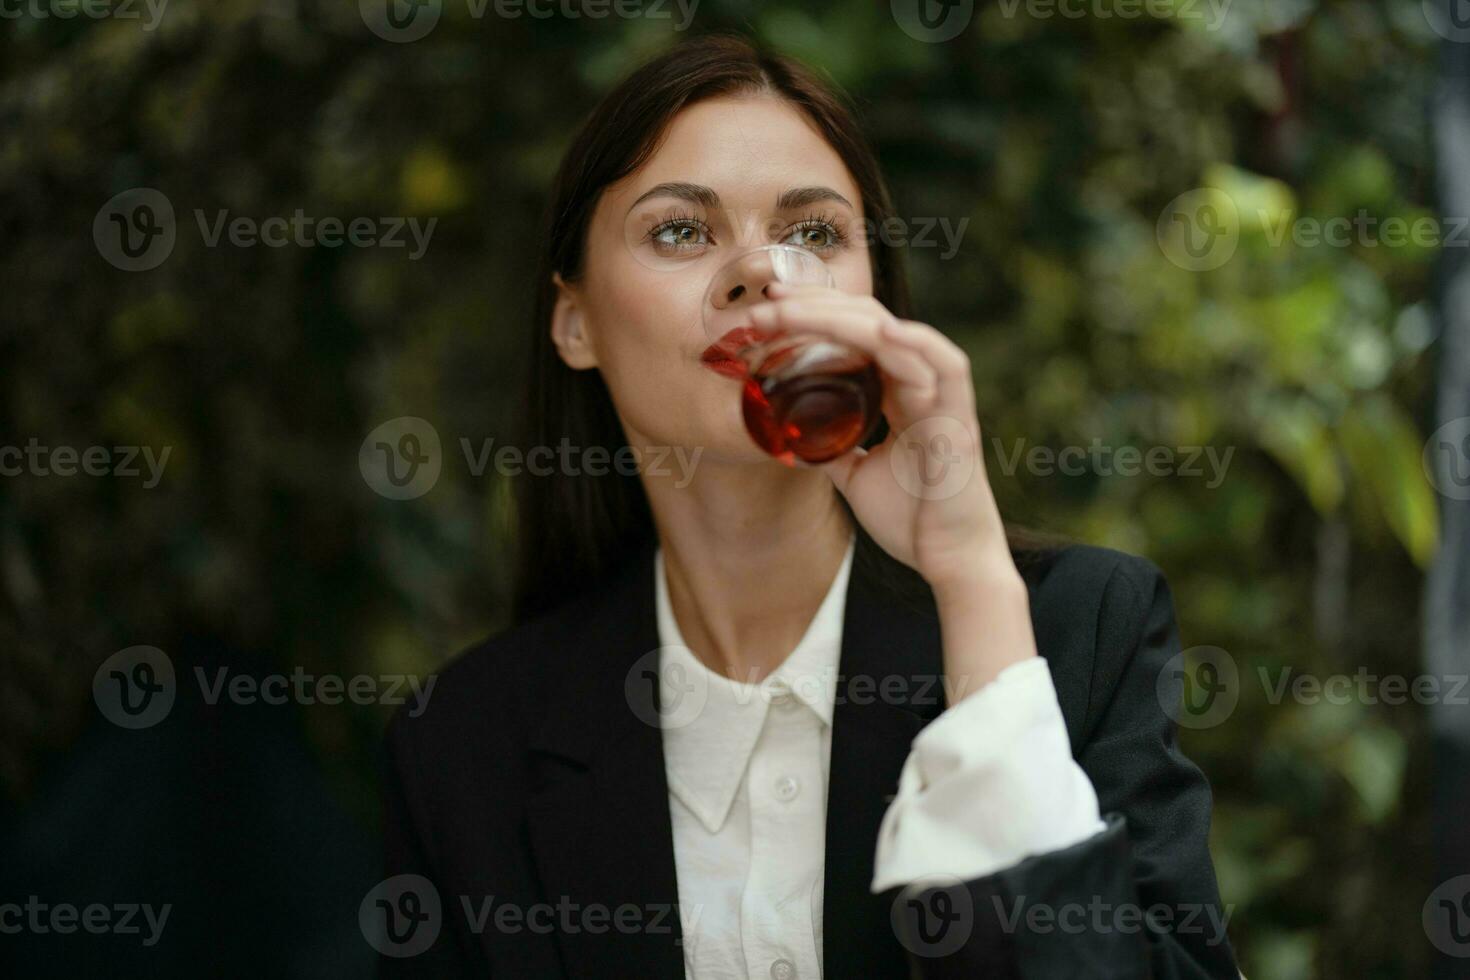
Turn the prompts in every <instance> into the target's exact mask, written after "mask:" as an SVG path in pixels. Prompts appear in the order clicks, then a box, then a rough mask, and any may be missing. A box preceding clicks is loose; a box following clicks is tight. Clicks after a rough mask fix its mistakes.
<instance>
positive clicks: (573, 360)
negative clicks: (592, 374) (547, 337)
mask: <svg viewBox="0 0 1470 980" xmlns="http://www.w3.org/2000/svg"><path fill="white" fill-rule="evenodd" d="M551 281H552V282H553V283H555V284H556V293H557V295H556V305H555V306H554V307H553V308H552V310H551V342H552V343H553V344H555V345H556V352H557V353H558V354H560V355H561V359H562V360H563V361H564V362H566V365H567V367H569V368H572V369H573V370H577V371H582V370H585V369H587V368H590V367H596V366H597V352H596V351H594V350H593V349H592V345H591V344H589V343H588V342H587V332H586V331H585V330H584V329H583V325H584V323H585V319H584V317H583V314H582V306H581V303H582V301H581V299H580V297H578V296H577V293H576V291H575V290H574V289H572V287H570V286H568V285H567V284H566V282H565V281H564V280H563V279H562V277H561V273H560V272H553V273H552V274H551Z"/></svg>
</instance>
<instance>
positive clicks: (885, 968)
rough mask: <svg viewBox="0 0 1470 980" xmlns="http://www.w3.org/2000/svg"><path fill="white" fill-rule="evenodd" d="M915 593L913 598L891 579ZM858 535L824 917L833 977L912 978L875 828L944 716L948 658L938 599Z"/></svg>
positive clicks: (835, 720)
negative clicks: (877, 880)
mask: <svg viewBox="0 0 1470 980" xmlns="http://www.w3.org/2000/svg"><path fill="white" fill-rule="evenodd" d="M885 571H888V572H891V573H892V574H894V575H897V576H900V577H901V579H902V580H906V581H907V583H908V584H909V589H910V592H911V593H912V595H913V598H912V599H906V598H905V595H906V594H908V593H904V594H900V592H899V591H896V590H895V589H894V588H893V587H891V586H890V584H889V583H888V582H887V581H886V580H885V578H884V574H883V573H884V572H885ZM922 581H923V580H922V579H919V578H918V577H917V575H915V574H914V573H913V572H911V571H910V570H908V569H906V568H904V567H903V566H901V565H899V564H898V563H897V562H895V561H894V560H893V559H892V558H891V557H889V556H888V555H887V554H886V553H883V552H882V550H881V548H880V547H879V546H878V545H877V544H876V543H874V542H873V541H872V539H871V538H870V537H868V535H867V534H866V533H865V532H863V531H862V530H861V528H860V529H859V530H858V541H857V552H856V553H855V554H854V556H853V567H852V573H851V576H850V578H849V580H848V590H847V604H846V609H845V613H844V618H843V626H842V654H841V662H840V667H839V681H838V685H837V704H836V706H835V708H834V711H833V715H832V757H831V773H830V777H829V781H828V787H827V857H826V868H825V871H824V886H823V890H824V899H823V912H822V960H823V973H824V975H825V976H828V977H859V976H879V977H889V976H906V975H907V973H908V961H907V956H906V954H905V951H904V949H903V947H902V946H901V945H899V943H898V940H897V938H896V937H895V936H894V933H893V927H892V925H891V920H890V915H891V904H892V901H893V896H892V895H890V894H883V895H873V894H870V892H869V890H868V885H869V883H870V882H871V881H872V880H873V856H874V849H875V847H876V845H877V841H878V826H879V824H880V823H881V822H882V819H883V813H884V811H885V810H887V808H888V803H889V801H890V800H891V799H892V797H893V794H894V793H896V792H897V790H898V776H899V773H900V772H901V771H902V769H903V764H904V761H905V760H906V759H907V758H908V753H909V745H910V743H911V742H912V741H913V739H914V736H915V735H917V734H918V733H919V732H920V730H922V729H923V727H924V725H925V724H927V723H928V722H929V721H930V720H932V719H933V718H934V717H935V716H937V715H938V714H939V713H940V712H941V711H943V710H944V695H943V690H944V685H943V664H944V660H943V649H942V647H941V646H940V637H939V619H938V614H937V612H936V611H935V608H934V602H933V596H932V593H930V592H928V590H927V587H925V586H922V584H921V583H922Z"/></svg>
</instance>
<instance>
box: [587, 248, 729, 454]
mask: <svg viewBox="0 0 1470 980" xmlns="http://www.w3.org/2000/svg"><path fill="white" fill-rule="evenodd" d="M610 271H611V270H610ZM706 278H707V276H706ZM595 287H596V288H595V289H594V290H593V291H592V292H591V295H592V296H593V297H595V299H594V303H595V308H594V309H593V310H592V311H591V316H592V318H593V320H592V336H593V338H594V343H595V346H596V350H597V360H598V366H599V369H600V370H601V372H602V375H603V378H604V380H605V381H606V382H607V386H608V389H609V390H610V391H611V393H612V397H613V401H614V403H615V404H616V405H617V408H618V412H619V414H621V415H622V416H623V418H624V419H625V420H626V421H627V422H628V423H629V424H631V425H632V426H634V427H635V428H637V429H638V431H640V432H641V433H642V434H643V435H645V436H648V437H651V438H655V439H656V440H659V441H665V442H671V443H678V442H680V441H681V440H682V439H684V438H687V437H689V435H690V433H687V432H685V431H684V430H685V429H686V428H687V427H688V426H689V425H690V424H695V425H697V424H698V422H697V420H698V419H700V418H701V417H703V416H704V415H705V412H704V411H703V408H704V407H705V406H706V404H708V405H709V406H713V405H714V404H716V402H715V400H714V399H715V396H717V395H718V394H719V390H718V388H717V387H716V386H715V385H713V384H712V383H711V382H717V381H720V380H723V379H720V378H718V376H716V375H714V374H712V373H711V372H710V371H709V370H708V369H707V368H705V367H703V366H702V365H701V364H700V363H699V360H698V357H699V353H700V352H701V351H702V350H704V348H705V346H706V343H707V342H706V341H704V340H703V337H704V328H703V325H702V322H701V319H700V308H701V304H702V302H703V300H704V288H703V283H702V280H701V279H700V278H699V275H698V273H695V272H692V271H691V273H690V274H687V275H684V274H677V273H671V272H654V271H651V270H648V269H645V268H642V267H641V266H638V265H637V264H636V263H634V264H632V267H631V268H626V269H619V270H616V272H613V274H610V275H607V276H605V277H604V278H603V280H602V281H601V282H599V283H596V284H595ZM726 384H727V385H728V384H729V382H728V381H727V382H726Z"/></svg>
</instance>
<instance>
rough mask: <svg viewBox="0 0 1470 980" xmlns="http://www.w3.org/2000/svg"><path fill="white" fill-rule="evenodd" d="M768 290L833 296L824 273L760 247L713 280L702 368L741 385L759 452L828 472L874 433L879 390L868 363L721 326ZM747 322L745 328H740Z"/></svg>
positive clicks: (789, 251) (805, 342)
mask: <svg viewBox="0 0 1470 980" xmlns="http://www.w3.org/2000/svg"><path fill="white" fill-rule="evenodd" d="M771 282H789V283H817V284H819V285H825V286H829V287H830V286H832V285H833V282H832V277H831V274H830V273H829V272H828V271H827V268H826V264H825V263H823V262H822V260H821V258H820V257H819V256H817V255H816V254H815V253H812V252H810V251H808V250H806V249H802V248H798V247H797V246H794V245H766V246H762V247H760V248H756V249H752V250H750V251H747V252H744V253H741V254H740V255H738V256H736V257H735V258H734V259H733V260H731V261H730V262H729V263H727V264H726V265H725V266H724V267H723V268H721V269H720V271H719V272H717V273H716V274H715V277H714V279H713V280H712V281H711V283H710V288H709V291H708V294H707V297H706V304H705V329H706V331H707V332H708V334H709V335H710V337H711V339H713V340H714V343H712V344H710V346H709V347H708V348H707V349H706V350H705V352H704V354H703V357H702V360H703V361H704V363H705V364H706V365H707V366H708V367H710V368H711V369H712V370H714V371H717V372H719V373H721V374H725V375H728V376H730V377H736V378H740V379H741V380H742V381H743V384H742V386H741V411H742V415H743V416H744V419H745V428H746V430H747V431H748V432H749V433H750V436H751V438H752V439H754V440H755V443H756V445H758V446H760V447H761V448H762V449H763V450H765V451H766V452H768V453H770V454H771V455H772V456H774V457H776V458H777V459H779V460H781V461H782V462H783V463H785V464H786V465H788V466H794V465H795V461H796V460H797V459H801V460H803V461H804V462H808V463H825V462H827V461H829V460H833V459H836V458H837V457H838V456H841V455H842V454H843V453H846V452H848V451H850V450H851V449H852V448H853V447H855V446H857V445H859V444H860V443H861V442H862V441H863V440H864V439H866V438H867V437H868V436H869V435H870V434H871V433H872V431H873V429H874V428H875V427H876V426H877V424H878V418H879V416H880V414H881V405H882V401H883V386H882V382H881V380H880V377H879V374H878V366H877V365H876V364H875V363H874V362H873V359H872V358H871V357H870V356H869V355H867V354H866V353H864V352H862V351H859V350H856V349H854V348H852V347H849V346H847V345H846V344H841V343H837V342H835V341H831V340H828V339H826V338H823V337H818V336H813V335H810V334H804V335H796V334H789V333H786V332H784V331H776V332H770V331H759V330H757V329H756V328H754V327H751V326H738V325H737V326H731V327H730V328H729V329H726V330H724V331H723V332H721V330H720V328H721V327H722V326H728V325H730V324H731V323H732V322H733V323H737V324H738V323H740V321H742V320H745V317H744V315H743V313H744V310H745V309H746V308H748V307H749V306H750V305H752V304H754V303H758V302H761V301H762V300H763V292H764V288H765V286H766V285H768V284H769V283H771ZM747 322H748V321H747Z"/></svg>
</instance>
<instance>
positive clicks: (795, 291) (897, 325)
mask: <svg viewBox="0 0 1470 980" xmlns="http://www.w3.org/2000/svg"><path fill="white" fill-rule="evenodd" d="M768 295H769V296H770V297H771V299H772V301H771V302H769V303H762V304H760V305H758V306H756V307H753V308H752V310H751V317H752V319H753V320H754V321H755V324H756V326H758V327H762V328H784V329H787V330H790V331H791V332H793V333H798V332H799V333H810V334H818V335H821V336H824V337H828V338H830V339H832V340H835V341H839V342H841V343H845V344H847V345H848V346H850V347H854V348H857V349H858V350H862V351H864V352H866V353H868V354H869V355H871V356H872V357H873V359H874V360H875V361H876V362H877V364H878V368H879V371H880V373H881V375H882V378H883V405H882V408H883V414H884V415H885V416H887V418H888V426H889V433H888V437H887V438H886V439H884V440H883V442H882V443H881V444H879V445H877V446H874V447H873V448H872V449H869V450H866V451H865V450H863V449H854V450H853V451H851V452H849V453H847V454H845V455H843V456H840V457H838V458H837V459H835V460H833V461H832V462H829V463H821V464H817V465H818V466H819V468H821V469H823V470H825V471H826V472H827V475H828V476H830V477H831V478H832V482H833V483H835V484H836V485H837V489H838V490H839V491H841V492H842V494H843V495H844V496H845V497H846V498H847V500H848V503H850V504H851V505H852V509H853V512H854V513H856V514H857V516H858V519H859V520H860V521H862V524H863V527H865V528H867V530H868V533H869V534H871V535H872V536H873V539H874V540H875V541H877V542H878V543H879V544H880V545H882V546H883V549H884V550H885V551H887V552H888V553H889V554H890V555H892V556H893V557H894V558H897V559H898V560H899V561H901V562H903V563H904V564H906V565H908V566H909V567H911V568H913V569H914V570H915V571H917V572H918V573H919V574H920V575H922V576H924V578H925V579H926V580H927V581H928V582H929V584H930V585H931V586H933V587H934V588H936V589H938V588H942V587H944V586H946V585H948V584H949V583H951V582H956V583H957V582H960V581H965V580H973V579H974V578H975V577H976V576H977V575H994V574H996V573H1002V572H1005V571H1007V570H1008V571H1010V572H1011V573H1014V571H1015V565H1014V564H1013V563H1012V561H1011V556H1010V551H1009V549H1008V548H1007V546H1006V538H1005V530H1004V528H1003V526H1002V524H1001V518H1000V511H999V509H998V508H997V507H996V504H995V497H994V496H993V495H992V494H991V492H990V482H989V480H988V479H987V478H986V474H985V460H984V457H983V455H982V452H981V442H980V423H979V420H978V419H977V418H976V415H975V390H974V386H973V382H972V381H971V378H970V360H969V357H968V356H966V354H965V352H964V351H962V350H961V349H960V348H959V347H958V346H957V345H956V344H955V343H954V342H953V341H951V340H950V339H949V338H948V337H946V336H944V335H943V334H941V333H940V332H939V331H938V330H935V329H934V328H933V327H931V326H929V325H928V324H924V323H917V322H915V321H913V320H900V319H898V318H897V317H895V316H894V315H893V314H892V313H890V312H889V311H888V309H887V308H886V307H885V306H884V305H883V304H882V303H880V302H878V301H877V300H876V299H874V298H873V297H871V296H855V295H852V294H851V293H844V292H840V291H838V290H836V289H829V288H826V287H821V286H789V285H786V284H784V283H774V284H772V285H771V286H770V287H769V289H768Z"/></svg>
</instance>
